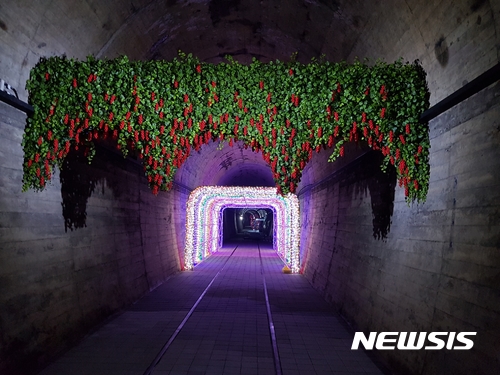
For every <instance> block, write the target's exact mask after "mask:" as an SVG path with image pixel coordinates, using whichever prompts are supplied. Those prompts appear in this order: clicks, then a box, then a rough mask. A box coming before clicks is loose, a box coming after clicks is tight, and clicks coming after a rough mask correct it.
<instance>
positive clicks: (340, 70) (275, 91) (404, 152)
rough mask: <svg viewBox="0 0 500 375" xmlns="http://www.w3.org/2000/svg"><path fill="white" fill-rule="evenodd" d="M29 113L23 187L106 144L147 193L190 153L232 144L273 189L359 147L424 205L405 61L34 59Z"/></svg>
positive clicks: (422, 105) (420, 145)
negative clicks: (323, 154) (264, 171)
mask: <svg viewBox="0 0 500 375" xmlns="http://www.w3.org/2000/svg"><path fill="white" fill-rule="evenodd" d="M27 89H28V91H29V102H30V104H31V105H32V106H33V107H34V109H35V113H34V115H33V116H32V117H31V118H28V120H27V125H26V129H25V133H24V139H23V148H24V155H25V160H24V179H23V190H27V189H30V188H32V189H35V190H41V189H43V188H44V187H45V184H46V183H47V180H50V178H51V174H52V170H53V168H54V166H55V165H57V166H59V167H61V165H62V162H63V160H64V158H65V156H66V155H67V154H68V152H69V150H70V148H72V147H74V148H79V147H84V149H85V150H87V155H88V158H89V160H90V159H91V158H92V156H93V152H94V151H93V150H94V147H93V142H94V141H95V140H97V139H105V138H112V139H115V140H116V142H117V147H118V148H119V149H120V150H122V152H123V153H124V155H126V154H127V153H128V152H131V151H132V150H133V152H136V153H137V155H139V157H140V158H142V159H143V161H144V169H145V173H146V175H147V177H148V181H149V184H150V187H151V189H152V190H153V193H155V194H157V193H158V191H160V190H168V189H170V188H171V186H172V181H173V177H174V174H175V171H176V170H177V169H178V168H179V167H180V166H181V165H182V163H183V162H184V161H185V160H186V158H187V157H188V156H189V154H190V152H192V150H193V149H195V150H198V149H199V148H200V147H201V146H202V145H203V144H205V143H208V142H210V141H223V142H229V145H231V146H232V145H233V142H234V141H235V140H241V141H244V143H245V147H251V148H252V149H253V150H254V151H256V152H261V153H262V156H263V159H264V160H265V161H266V162H267V163H268V164H269V165H270V166H271V169H272V171H273V176H274V179H275V182H276V186H277V189H278V192H280V193H282V194H286V193H287V192H294V191H295V189H296V187H297V184H298V183H299V181H300V178H301V174H302V170H303V169H304V167H305V165H306V163H307V162H308V161H309V160H310V159H311V157H312V154H313V152H314V151H316V152H319V151H320V149H321V148H325V149H326V148H330V149H331V150H332V154H331V157H330V160H335V159H336V158H337V157H338V156H343V153H344V144H345V143H346V142H351V141H352V142H359V141H366V142H368V144H369V145H370V147H372V148H373V149H375V150H380V152H382V153H383V155H384V156H385V159H384V162H383V164H382V168H386V167H387V165H388V164H389V163H391V164H393V165H395V166H396V167H397V168H396V169H397V173H398V179H399V183H400V186H404V187H405V193H406V197H407V199H408V201H409V202H412V201H415V200H416V201H425V198H426V194H427V190H428V182H429V136H428V126H427V124H422V123H420V122H419V117H420V115H421V114H422V112H424V111H425V109H427V107H428V97H429V92H428V89H427V84H426V81H425V72H424V71H423V69H422V68H421V66H420V65H419V64H418V62H415V63H413V64H408V63H402V62H401V61H398V62H395V63H393V64H387V63H383V62H377V63H375V64H374V65H372V66H369V65H367V64H363V63H361V62H358V61H356V62H354V63H352V64H347V63H344V62H341V63H330V62H326V61H318V60H313V61H311V63H309V64H301V63H299V62H296V61H294V60H293V59H292V61H290V62H281V61H276V62H269V63H261V62H259V61H256V60H254V61H253V63H252V64H250V65H242V64H239V63H238V62H236V61H234V60H232V59H231V58H228V63H220V64H217V65H214V64H208V63H202V62H200V61H199V60H198V59H197V58H196V57H193V56H191V55H185V54H183V53H180V54H179V57H178V58H176V59H174V60H173V61H168V62H167V61H148V62H133V61H129V60H128V59H127V57H120V58H117V59H114V60H96V59H94V58H92V57H89V58H88V59H87V60H86V61H75V60H71V59H66V58H65V57H51V58H48V59H45V58H42V59H41V60H40V61H39V63H38V64H37V65H36V66H35V67H34V68H33V69H32V71H31V75H30V79H29V80H28V82H27Z"/></svg>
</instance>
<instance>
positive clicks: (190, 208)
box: [184, 186, 300, 272]
mask: <svg viewBox="0 0 500 375" xmlns="http://www.w3.org/2000/svg"><path fill="white" fill-rule="evenodd" d="M228 207H266V208H271V209H272V210H273V212H274V215H275V217H274V233H273V248H274V250H276V252H277V253H278V255H279V256H280V258H281V259H282V260H283V262H285V263H286V264H287V265H288V266H289V267H290V269H291V270H292V272H299V270H300V217H299V201H298V198H297V196H296V195H295V194H291V193H289V194H287V195H285V196H282V195H279V194H276V188H272V187H241V186H200V187H198V188H196V189H195V190H193V191H192V192H191V195H190V196H189V199H188V202H187V208H186V245H185V248H184V264H185V269H187V270H191V269H193V268H194V266H195V265H196V264H198V263H200V262H201V261H202V260H203V259H205V258H207V257H208V256H210V255H212V254H213V253H215V252H217V250H218V249H219V247H220V246H221V245H222V236H221V234H222V210H223V209H224V208H228Z"/></svg>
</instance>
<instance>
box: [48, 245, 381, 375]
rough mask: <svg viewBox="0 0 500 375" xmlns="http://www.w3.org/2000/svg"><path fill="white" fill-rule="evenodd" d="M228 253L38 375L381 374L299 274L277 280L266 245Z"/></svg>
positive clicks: (276, 262)
mask: <svg viewBox="0 0 500 375" xmlns="http://www.w3.org/2000/svg"><path fill="white" fill-rule="evenodd" d="M236 245H237V244H234V246H233V245H226V246H225V247H224V248H223V249H221V250H220V251H219V252H218V253H216V254H214V255H212V256H211V257H209V258H208V259H206V260H205V261H203V262H202V263H201V264H199V265H198V266H196V267H195V269H194V271H188V272H181V273H179V274H176V275H174V276H173V277H171V278H170V279H168V280H167V281H166V282H165V283H164V284H162V285H161V286H159V287H158V288H156V289H155V290H154V291H152V292H151V293H149V294H147V295H146V296H145V297H143V298H142V299H140V300H139V301H137V302H136V303H135V304H133V305H132V306H130V307H129V308H128V309H126V310H125V311H123V312H122V313H120V314H118V315H116V316H114V317H113V318H112V319H109V320H108V321H107V322H106V323H105V324H104V325H102V326H101V328H99V329H98V330H96V331H95V332H93V333H91V334H89V335H88V336H87V337H86V338H85V339H83V340H82V341H81V342H80V343H79V345H77V346H76V347H74V348H73V349H71V350H69V351H68V352H66V353H65V354H64V355H63V356H62V357H60V358H59V359H58V360H57V361H55V362H53V363H52V364H50V365H49V366H48V367H46V368H45V369H44V370H43V371H41V372H40V373H39V374H40V375H67V374H72V375H79V374H82V375H90V374H92V375H100V374H103V375H104V374H106V375H132V374H134V375H149V374H153V375H166V374H179V375H181V374H182V375H184V374H193V375H194V374H217V375H220V374H248V375H250V374H283V375H288V374H290V375H294V374H304V375H311V374H338V375H340V374H359V373H362V374H383V373H386V371H382V370H381V368H382V367H380V365H377V364H376V363H375V362H374V361H372V360H371V359H370V358H369V357H368V356H367V354H366V353H365V352H364V351H361V350H357V351H351V349H350V347H351V344H352V339H353V333H352V332H351V331H350V330H349V328H348V327H347V326H346V325H345V323H343V322H342V321H341V319H340V318H338V317H337V316H336V315H335V313H334V312H333V311H332V309H331V307H330V306H329V305H328V304H327V303H326V302H325V301H324V300H323V299H322V298H321V296H320V295H319V294H318V292H317V291H315V290H314V289H313V288H312V287H311V286H310V284H309V283H308V282H307V280H306V279H305V278H304V277H303V276H301V275H298V274H283V273H282V271H281V269H282V267H283V262H282V261H281V260H280V258H279V257H278V255H277V254H276V253H275V252H274V251H273V250H272V249H271V248H270V247H269V245H266V244H262V243H260V244H259V243H254V244H252V243H240V244H239V245H237V247H236ZM235 247H236V248H235ZM264 286H266V288H265V287H264ZM207 287H208V288H207ZM266 290H267V296H266ZM266 297H267V301H268V303H266ZM273 329H274V330H273ZM273 332H274V334H273Z"/></svg>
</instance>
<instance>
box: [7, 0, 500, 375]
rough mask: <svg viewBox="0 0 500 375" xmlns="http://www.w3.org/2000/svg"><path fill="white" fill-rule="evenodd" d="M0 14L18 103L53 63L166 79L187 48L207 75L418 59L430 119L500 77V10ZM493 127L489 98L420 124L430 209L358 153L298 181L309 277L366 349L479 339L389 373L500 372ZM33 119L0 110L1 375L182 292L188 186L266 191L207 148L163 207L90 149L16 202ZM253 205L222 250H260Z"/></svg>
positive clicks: (258, 4) (454, 1)
mask: <svg viewBox="0 0 500 375" xmlns="http://www.w3.org/2000/svg"><path fill="white" fill-rule="evenodd" d="M0 9H1V10H0V44H1V48H0V60H1V63H0V79H1V80H3V81H5V82H8V83H9V84H10V85H11V86H13V87H14V88H16V89H17V93H18V94H19V95H18V96H19V99H21V100H22V101H25V102H28V101H29V98H28V92H27V91H26V90H25V89H24V87H25V83H26V81H27V79H28V78H29V76H30V70H31V68H33V67H34V66H35V64H36V63H37V62H38V61H39V59H40V58H42V57H43V58H45V57H50V56H63V55H65V56H67V57H68V58H76V59H81V60H84V59H85V58H86V56H88V55H93V56H96V57H97V58H98V59H101V58H102V59H105V58H109V59H113V58H115V57H118V56H122V55H126V56H128V57H129V59H130V60H131V61H139V60H142V61H155V60H162V59H165V60H172V59H173V58H175V57H176V56H178V51H179V50H182V51H184V52H186V53H193V54H194V55H196V56H197V57H198V58H199V59H200V61H202V62H205V63H214V64H218V63H221V62H226V61H227V60H225V56H226V55H229V56H232V57H233V58H235V59H236V60H237V61H239V62H240V63H242V64H246V65H247V64H250V63H251V61H252V59H253V58H255V59H258V60H259V61H261V62H269V61H274V60H276V59H279V60H281V61H291V60H292V59H296V60H297V61H299V62H302V63H309V62H311V59H312V58H314V59H316V60H315V61H320V60H322V59H324V60H326V61H331V62H339V61H346V62H347V63H350V62H353V61H365V59H367V60H366V61H368V64H374V63H375V61H377V59H380V60H382V61H387V62H393V61H397V60H398V59H400V58H402V59H403V61H414V60H416V59H418V60H419V61H420V62H421V64H422V67H423V68H424V70H425V71H426V73H427V82H428V85H429V90H430V92H431V97H430V102H431V105H436V104H438V103H439V102H440V101H441V100H443V99H446V98H447V97H449V96H450V95H453V93H455V92H456V91H457V90H460V89H461V88H462V87H463V86H464V85H467V84H469V83H470V82H472V81H473V80H474V79H475V78H476V77H478V76H479V75H480V74H482V73H483V72H485V71H487V70H488V69H490V68H491V67H493V66H495V65H496V64H498V62H499V61H500V47H499V46H500V33H499V30H500V2H498V1H485V0H438V1H431V0H427V1H421V0H408V1H405V2H398V1H396V0H388V1H374V2H369V1H361V0H354V1H350V0H349V1H348V0H305V1H299V0H270V1H258V0H249V1H228V0H168V1H160V0H132V1H125V0H103V1H95V0H88V1H84V0H75V1H66V0H52V1H38V2H26V1H15V0H6V1H3V2H2V4H1V5H0ZM374 90H375V89H374ZM375 91H376V90H375ZM2 94H4V92H2ZM143 99H144V101H146V100H149V99H148V98H143ZM141 104H142V102H141ZM288 104H289V105H292V104H291V103H288ZM409 105H411V103H409ZM499 110H500V84H499V83H498V82H492V83H491V85H490V86H488V87H487V88H485V89H484V90H482V91H480V92H478V93H477V94H475V95H474V96H472V97H470V98H468V99H467V100H465V101H462V102H461V103H460V104H458V105H456V106H455V107H453V108H450V109H449V110H448V111H446V112H444V113H442V114H441V115H439V116H438V117H436V118H434V119H433V120H431V121H430V122H429V137H430V146H431V147H430V156H429V157H430V180H429V181H430V182H429V192H428V196H427V201H426V202H425V203H423V204H418V205H416V204H415V205H409V204H408V203H407V202H406V200H405V195H404V189H403V188H401V187H400V186H398V181H397V180H396V177H395V171H394V170H392V169H390V168H389V170H388V171H387V172H388V173H383V172H382V171H381V170H380V168H379V164H380V163H379V161H380V158H381V155H380V154H377V153H376V152H371V153H368V154H365V151H366V147H365V146H366V145H363V144H362V142H360V143H359V144H357V145H356V144H354V143H352V144H349V145H346V151H345V155H344V157H343V158H339V159H338V160H337V161H335V162H334V163H330V162H328V157H329V154H330V153H329V152H328V151H324V150H321V152H320V153H319V154H316V153H315V154H314V155H313V158H312V159H311V161H310V162H309V163H308V164H307V165H306V166H305V168H304V170H303V175H302V179H301V182H300V185H299V186H298V188H297V200H298V207H299V208H300V214H299V215H300V220H299V221H297V223H299V224H296V225H298V226H299V227H298V230H297V231H296V232H294V233H297V239H294V241H296V242H295V244H296V245H297V247H298V248H299V251H300V271H301V274H302V276H303V277H304V278H305V279H306V280H307V281H308V283H309V284H311V285H312V286H313V287H314V288H315V289H316V291H317V292H318V293H319V294H321V296H322V298H324V300H326V301H327V302H328V303H329V304H330V307H331V309H332V310H333V311H334V312H335V313H337V314H339V315H340V316H341V317H342V319H344V320H345V321H346V322H348V324H349V325H350V326H351V327H352V328H353V329H355V330H356V331H364V332H395V331H399V332H434V331H440V332H470V331H477V332H478V335H477V339H476V340H475V345H474V348H473V349H472V350H468V351H451V350H450V351H440V350H435V351H423V350H418V351H412V350H409V351H399V350H383V351H379V352H378V354H379V357H380V358H381V360H382V361H383V362H384V363H385V364H387V365H388V366H389V367H390V368H391V369H392V370H394V372H395V373H400V374H411V375H416V374H418V375H441V374H457V375H458V374H471V373H472V374H498V373H500V363H499V358H498V353H499V352H500V330H499V329H498V327H499V322H500V297H499V296H500V278H499V275H500V257H499V248H500V224H499V223H500V221H499V212H500V194H499V192H500V174H499V173H498V171H499V170H500V123H499V118H500V117H499V116H498V113H499ZM26 120H27V117H26V115H25V114H24V113H23V112H20V111H18V110H17V109H15V108H13V107H11V106H9V105H7V104H5V103H3V102H0V135H1V136H0V155H1V157H0V193H1V194H0V242H1V243H0V373H1V374H8V375H19V374H22V375H32V374H35V373H37V371H38V370H39V369H40V367H41V366H44V365H45V364H46V363H47V362H48V361H50V360H52V359H54V358H57V357H58V356H59V355H61V353H63V352H65V351H67V350H69V349H70V348H71V347H72V346H73V345H75V344H76V343H78V340H80V339H81V338H82V337H84V336H86V335H87V334H88V332H90V331H91V330H92V329H94V328H95V327H96V326H99V325H100V324H102V322H103V321H106V320H107V319H108V318H109V317H110V316H112V315H113V314H116V313H117V312H120V311H122V310H123V309H125V308H129V306H131V305H132V304H133V303H135V302H136V301H138V300H139V299H140V298H142V297H143V296H144V295H146V294H147V293H149V292H150V291H154V290H155V288H158V287H159V286H160V285H163V284H168V283H169V282H171V277H172V276H173V275H176V274H178V273H179V274H183V275H189V273H187V272H186V273H181V272H180V271H181V270H182V269H184V268H185V266H186V264H185V263H186V259H187V257H186V255H185V249H186V238H187V237H186V233H187V232H189V230H191V229H192V228H191V227H190V225H187V221H188V220H190V219H189V218H190V214H187V212H188V210H187V207H188V206H189V197H190V194H191V193H192V192H193V191H195V190H196V189H197V188H199V187H204V186H222V187H245V186H253V187H269V188H273V187H274V186H275V184H274V180H273V174H272V171H271V169H270V167H269V166H268V165H267V163H265V162H264V160H263V159H262V155H261V154H260V153H254V152H252V151H251V150H250V149H249V148H245V146H244V145H243V143H242V142H235V144H234V146H233V147H230V146H228V144H227V143H222V144H221V143H219V142H210V143H208V144H206V145H204V146H203V147H201V149H200V150H199V151H193V152H192V154H191V155H190V156H189V158H188V159H187V160H186V161H185V163H184V164H183V165H182V167H181V168H180V169H179V170H178V171H177V174H176V176H175V183H174V185H173V188H172V190H171V191H169V192H162V193H160V194H159V195H158V196H154V195H153V194H152V193H151V190H150V189H149V188H148V181H147V178H146V177H145V176H144V171H143V167H142V164H141V163H140V160H137V159H134V158H131V157H129V158H127V159H124V158H123V156H122V155H120V154H119V153H117V152H116V149H115V150H111V149H109V150H106V151H105V152H100V151H102V150H97V153H96V156H95V160H94V162H93V164H90V165H89V164H87V163H86V161H85V160H83V159H82V160H80V159H81V158H80V157H79V155H72V156H71V158H70V159H69V160H67V163H66V165H67V169H66V171H60V170H57V171H56V174H55V175H54V178H53V179H52V180H51V182H50V184H48V186H47V187H46V189H45V190H44V191H43V192H34V191H28V192H23V191H22V188H21V187H22V184H23V163H24V162H25V160H24V156H23V149H22V142H23V139H22V137H23V131H24V129H25V126H26ZM113 147H114V146H113ZM113 147H111V148H113ZM362 155H364V156H362ZM70 172H71V173H70ZM214 202H215V201H214ZM213 204H219V203H216V202H215V203H213ZM223 206H224V204H223V203H220V206H219V207H223ZM226 207H228V206H227V204H226ZM244 207H245V208H249V209H255V210H257V209H262V208H264V209H266V210H267V209H268V207H266V206H265V204H264V203H263V204H249V205H244V204H243V205H241V206H239V207H234V208H231V207H228V208H226V209H225V210H223V211H221V212H224V213H223V224H224V230H223V241H230V240H231V239H232V238H234V237H235V236H242V237H243V238H242V241H247V243H254V242H253V240H252V239H250V238H247V239H245V238H244V237H245V235H248V234H250V233H252V234H255V232H250V229H249V228H248V224H249V223H250V219H249V217H248V216H245V215H244V220H243V221H244V222H245V225H244V226H242V229H241V232H238V228H239V227H238V224H234V221H235V219H236V221H237V220H239V219H238V215H240V214H241V212H240V211H238V210H240V209H242V208H244ZM200 212H201V211H200ZM207 212H208V211H207ZM213 212H216V213H218V212H219V211H216V210H215V211H213ZM297 212H299V211H297ZM200 215H201V214H200ZM268 216H269V215H268ZM193 217H194V216H193ZM198 217H201V216H197V218H198ZM272 218H273V220H272V226H273V229H274V230H276V229H279V228H282V227H283V226H282V225H280V223H279V220H278V212H277V211H276V212H275V211H273V215H272ZM217 220H218V217H217ZM247 220H248V221H247ZM266 225H267V224H266ZM200 229H201V228H200ZM243 229H245V230H246V232H245V231H243ZM266 229H268V228H266ZM294 230H295V229H294ZM260 233H262V232H260V227H259V235H260ZM214 238H215V236H214ZM287 238H289V239H290V238H292V237H291V236H288V237H287ZM218 240H219V232H217V241H218ZM277 240H278V239H277V237H276V234H275V232H273V237H272V241H277ZM193 250H194V249H193ZM296 276H298V275H296ZM302 276H301V277H302ZM293 277H295V276H294V275H291V278H293ZM173 303H176V301H173ZM297 308H299V307H297ZM304 308H305V307H304ZM151 310H154V308H151ZM346 350H347V352H348V351H349V348H347V349H346ZM125 357H126V356H124V358H125ZM130 357H132V355H131V356H130ZM346 357H348V356H346ZM304 372H305V373H307V372H306V371H305V370H304ZM66 373H75V372H66ZM89 373H94V372H92V371H89Z"/></svg>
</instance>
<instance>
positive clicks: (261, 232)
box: [222, 207, 274, 245]
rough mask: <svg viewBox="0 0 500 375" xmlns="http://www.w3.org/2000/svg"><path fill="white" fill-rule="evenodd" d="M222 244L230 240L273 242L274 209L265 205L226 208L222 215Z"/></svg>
mask: <svg viewBox="0 0 500 375" xmlns="http://www.w3.org/2000/svg"><path fill="white" fill-rule="evenodd" d="M222 221H223V225H222V244H223V245H224V244H227V243H228V242H230V241H235V240H239V241H242V240H243V241H249V242H250V241H256V240H257V241H264V242H270V243H272V242H273V238H274V235H273V232H274V231H273V229H274V211H273V210H272V209H271V208H265V207H241V208H236V207H235V208H232V207H231V208H229V207H228V208H226V209H225V210H224V211H223V217H222Z"/></svg>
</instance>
